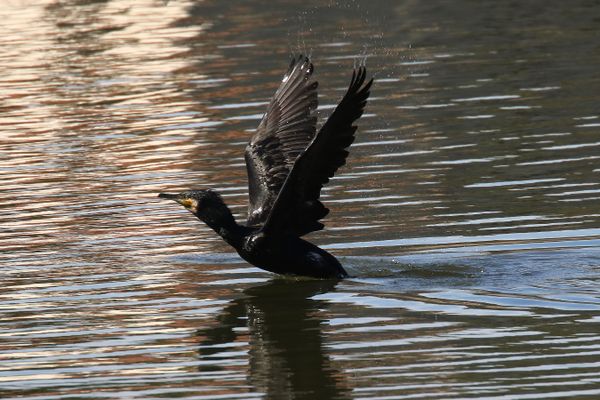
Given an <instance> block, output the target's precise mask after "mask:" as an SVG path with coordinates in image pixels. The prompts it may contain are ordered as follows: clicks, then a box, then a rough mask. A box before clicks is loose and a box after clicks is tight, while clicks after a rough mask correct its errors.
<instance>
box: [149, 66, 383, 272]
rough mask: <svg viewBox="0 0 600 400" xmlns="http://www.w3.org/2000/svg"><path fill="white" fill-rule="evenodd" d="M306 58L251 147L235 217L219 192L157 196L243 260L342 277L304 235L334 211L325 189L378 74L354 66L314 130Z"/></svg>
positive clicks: (313, 94)
mask: <svg viewBox="0 0 600 400" xmlns="http://www.w3.org/2000/svg"><path fill="white" fill-rule="evenodd" d="M312 74H313V65H312V63H311V62H310V60H309V59H308V58H307V57H304V56H299V57H297V58H294V59H293V60H292V62H291V64H290V67H289V70H288V71H287V73H286V74H285V75H284V77H283V80H282V82H281V85H280V86H279V89H277V91H276V92H275V95H274V96H273V98H272V99H271V101H270V103H269V106H268V107H267V111H266V112H265V114H264V116H263V118H262V120H261V122H260V124H259V125H258V129H257V130H256V133H255V134H254V135H253V136H252V139H251V140H250V143H249V144H248V146H247V147H246V151H245V159H246V166H247V169H248V186H249V197H250V204H249V206H248V220H247V222H246V224H245V225H240V224H238V223H237V222H236V221H235V219H234V218H233V215H232V214H231V211H230V210H229V208H228V207H227V205H226V204H225V203H224V202H223V199H221V196H219V194H217V192H215V191H213V190H211V189H204V190H191V191H186V192H182V193H179V194H166V193H161V194H159V195H158V197H161V198H164V199H171V200H175V201H176V202H178V203H179V204H181V205H182V206H184V207H185V208H186V209H187V210H189V211H190V212H191V213H192V214H194V215H195V216H196V217H198V218H199V219H200V220H202V221H204V222H205V223H206V224H207V225H208V226H209V227H211V228H212V229H213V230H214V231H215V232H217V233H218V234H219V235H220V236H221V237H222V238H223V239H224V240H225V241H226V242H227V243H229V244H230V245H231V246H232V247H233V248H234V249H235V250H236V251H237V252H238V254H239V255H240V256H241V257H242V258H243V259H244V260H246V261H248V262H249V263H251V264H254V265H255V266H257V267H259V268H262V269H265V270H267V271H271V272H276V273H279V274H291V275H304V276H311V277H315V278H344V277H347V276H348V274H347V273H346V271H345V270H344V268H343V267H342V265H341V264H340V263H339V261H338V260H337V259H336V258H335V257H334V256H332V255H331V254H329V253H328V252H326V251H325V250H323V249H321V248H319V247H317V246H315V245H314V244H312V243H309V242H307V241H305V240H303V239H301V237H302V236H304V235H306V234H307V233H310V232H313V231H318V230H321V229H323V224H322V223H320V222H319V220H320V219H321V218H323V217H325V216H326V215H327V213H328V212H329V210H328V209H327V208H325V207H324V206H323V204H322V203H321V202H320V201H319V196H320V194H321V188H322V187H323V185H324V184H326V183H327V182H329V178H331V177H332V176H333V175H334V174H335V172H336V171H337V169H338V168H339V167H341V166H342V165H344V164H345V162H346V157H347V156H348V151H347V150H346V149H347V148H348V147H349V146H350V145H351V144H352V142H353V141H354V133H355V132H356V126H353V123H354V121H356V120H357V119H358V118H360V116H361V115H362V114H363V110H364V107H365V105H366V104H367V98H368V97H369V89H370V87H371V84H372V83H373V79H371V80H369V81H368V82H366V83H365V78H366V75H367V71H366V68H365V67H359V68H358V69H355V70H354V71H353V73H352V79H351V81H350V86H349V87H348V90H347V91H346V94H345V95H344V97H343V98H342V100H341V101H340V103H339V104H338V105H337V107H336V108H335V110H334V111H333V113H332V114H331V115H330V116H329V118H328V119H327V121H326V122H325V124H324V125H323V126H322V127H321V129H320V130H319V132H318V133H316V124H317V115H316V114H317V104H318V100H317V86H318V83H317V81H316V80H315V79H314V78H313V76H312Z"/></svg>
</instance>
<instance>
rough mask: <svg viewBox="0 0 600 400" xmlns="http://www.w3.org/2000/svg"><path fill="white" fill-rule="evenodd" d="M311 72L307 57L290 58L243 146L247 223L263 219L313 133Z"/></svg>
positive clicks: (313, 84) (314, 93)
mask: <svg viewBox="0 0 600 400" xmlns="http://www.w3.org/2000/svg"><path fill="white" fill-rule="evenodd" d="M312 72H313V65H312V64H311V62H310V61H309V59H308V58H306V57H304V56H300V57H298V58H295V59H293V60H292V63H291V64H290V68H289V70H288V72H287V73H286V74H285V76H284V77H283V81H282V83H281V85H280V86H279V89H277V91H276V92H275V95H274V96H273V98H272V99H271V102H270V103H269V106H268V108H267V111H266V113H265V115H264V116H263V119H262V121H261V122H260V125H259V126H258V129H257V131H256V133H255V134H254V136H253V137H252V139H251V140H250V143H249V144H248V146H247V147H246V152H245V154H244V156H245V159H246V167H247V169H248V187H249V192H250V202H249V205H248V222H247V224H248V225H249V226H252V225H262V224H263V223H264V222H265V220H266V219H267V216H268V215H269V213H270V211H271V208H272V206H273V203H274V202H275V199H276V198H277V195H278V193H279V191H280V189H281V187H282V186H283V183H284V182H285V180H286V178H287V176H288V174H289V172H290V171H291V170H292V167H293V165H294V162H295V161H296V158H297V157H298V155H299V154H300V153H302V152H303V151H304V150H305V149H306V147H307V146H308V144H309V143H310V141H311V140H312V139H313V137H314V136H315V131H316V128H315V125H316V121H317V117H316V109H317V103H318V101H317V86H318V83H317V81H316V80H314V79H313V78H312Z"/></svg>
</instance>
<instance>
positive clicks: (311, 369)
mask: <svg viewBox="0 0 600 400" xmlns="http://www.w3.org/2000/svg"><path fill="white" fill-rule="evenodd" d="M336 283H337V282H336V281H331V280H300V281H297V280H288V279H275V280H272V281H269V282H268V283H267V284H263V285H259V286H255V287H252V288H250V289H247V290H246V291H245V292H244V295H245V296H244V297H242V298H240V299H237V300H234V301H233V302H232V303H231V304H230V305H229V306H227V307H226V308H225V309H224V310H223V312H222V313H221V314H220V316H219V317H218V323H217V324H216V325H215V326H214V327H211V328H207V329H201V330H198V331H197V335H198V337H199V338H200V343H201V344H200V348H199V356H200V360H201V361H202V360H210V359H214V358H215V356H216V354H217V353H219V352H221V351H223V347H222V346H219V345H226V344H228V343H235V341H236V336H237V335H238V333H239V331H240V330H239V329H236V328H242V327H246V328H247V329H248V332H247V333H246V332H243V333H241V335H244V336H245V335H248V337H249V339H248V341H249V345H250V351H249V357H250V360H249V364H250V371H249V372H250V373H249V376H250V378H249V379H250V382H249V383H250V384H251V385H252V386H253V388H254V390H256V391H259V392H263V393H265V398H266V399H283V398H285V399H292V398H293V399H312V400H315V399H349V398H350V389H349V387H348V386H347V383H346V382H345V381H344V379H343V377H342V374H341V373H340V372H339V371H337V370H336V369H335V368H334V367H332V365H331V360H330V359H329V357H328V356H327V355H326V354H325V352H324V349H323V339H324V338H323V333H322V331H321V328H322V323H323V320H322V319H321V317H320V313H321V311H320V310H322V309H323V308H325V307H327V304H326V303H325V302H324V301H321V300H315V299H313V298H312V297H314V296H315V295H317V294H321V293H326V292H329V291H331V290H333V289H334V287H335V285H336ZM215 368H218V367H216V366H215V365H214V364H213V365H211V366H210V367H208V368H207V367H206V366H204V365H203V366H201V367H200V369H201V370H202V371H207V370H211V371H214V370H215Z"/></svg>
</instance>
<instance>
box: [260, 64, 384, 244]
mask: <svg viewBox="0 0 600 400" xmlns="http://www.w3.org/2000/svg"><path fill="white" fill-rule="evenodd" d="M366 75H367V71H366V69H365V67H360V68H359V69H358V71H354V72H353V74H352V80H351V81H350V87H349V88H348V91H347V92H346V94H345V95H344V98H343V99H342V101H341V102H340V104H338V106H337V107H336V109H335V110H334V111H333V114H331V116H330V117H329V119H328V120H327V122H325V125H323V127H322V128H321V130H320V131H319V133H318V134H317V135H316V137H315V138H314V140H313V141H312V142H311V143H310V145H309V146H308V148H307V149H306V151H305V152H304V153H302V154H301V155H300V156H299V157H298V159H297V160H296V163H295V164H294V167H293V169H292V171H291V172H290V174H289V176H288V178H287V180H286V181H285V184H284V185H283V187H282V189H281V192H280V193H279V196H278V197H277V200H276V201H275V203H274V205H273V208H272V210H271V213H270V215H269V217H268V219H267V221H266V222H265V224H264V228H263V229H264V230H265V231H269V232H279V233H290V234H295V235H298V236H302V235H305V234H307V233H309V232H312V231H317V230H320V229H322V228H323V224H321V223H320V222H319V220H320V219H321V218H323V217H324V216H325V215H327V213H328V212H329V210H328V209H327V208H325V207H324V206H323V204H321V202H320V201H319V196H320V195H321V188H322V187H323V185H324V184H326V183H327V182H329V178H331V177H332V176H333V175H334V174H335V172H336V171H337V169H338V168H339V167H341V166H342V165H344V164H345V163H346V157H347V156H348V151H347V150H346V148H348V146H350V145H351V144H352V142H353V141H354V132H356V126H353V125H352V124H353V123H354V121H356V120H357V119H358V118H360V116H361V115H362V114H363V110H364V107H365V105H366V104H367V98H368V97H369V89H370V87H371V84H372V83H373V79H371V80H370V81H368V82H367V83H366V84H365V78H366Z"/></svg>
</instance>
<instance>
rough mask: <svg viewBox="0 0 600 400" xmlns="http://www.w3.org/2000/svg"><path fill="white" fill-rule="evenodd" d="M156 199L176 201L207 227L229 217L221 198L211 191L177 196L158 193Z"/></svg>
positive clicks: (185, 193)
mask: <svg viewBox="0 0 600 400" xmlns="http://www.w3.org/2000/svg"><path fill="white" fill-rule="evenodd" d="M158 197H160V198H161V199H168V200H174V201H176V202H177V203H179V204H181V205H182V206H183V207H185V209H186V210H188V211H189V212H191V213H192V214H194V215H195V216H196V217H198V218H199V219H201V220H202V221H204V222H206V223H207V224H209V225H210V224H211V223H212V222H216V221H219V220H223V219H229V217H231V211H229V208H228V207H227V206H226V205H225V203H224V202H223V199H222V198H221V196H219V194H218V193H217V192H215V191H214V190H211V189H204V190H188V191H185V192H181V193H178V194H169V193H160V194H159V195H158Z"/></svg>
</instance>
